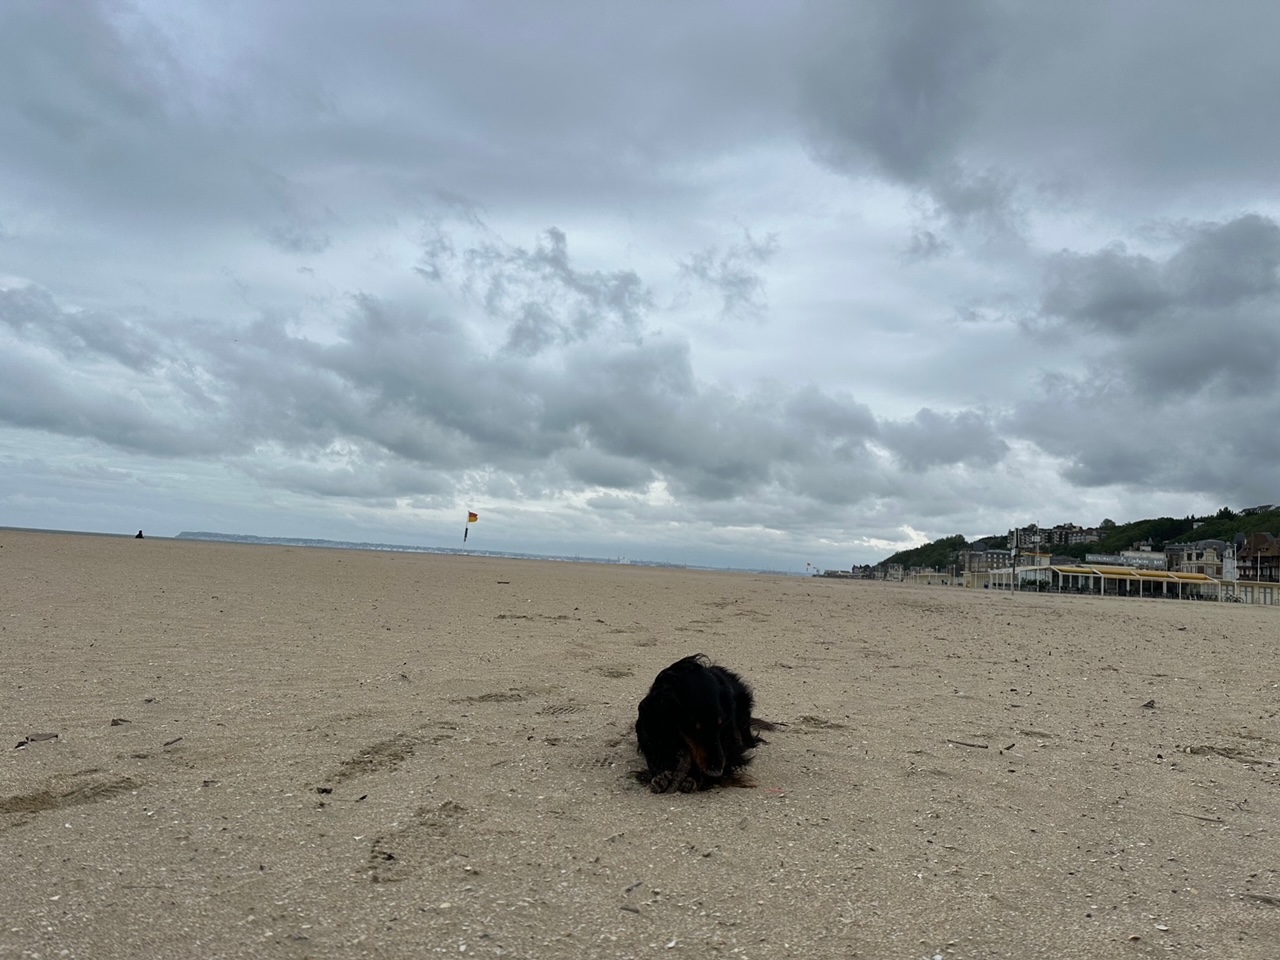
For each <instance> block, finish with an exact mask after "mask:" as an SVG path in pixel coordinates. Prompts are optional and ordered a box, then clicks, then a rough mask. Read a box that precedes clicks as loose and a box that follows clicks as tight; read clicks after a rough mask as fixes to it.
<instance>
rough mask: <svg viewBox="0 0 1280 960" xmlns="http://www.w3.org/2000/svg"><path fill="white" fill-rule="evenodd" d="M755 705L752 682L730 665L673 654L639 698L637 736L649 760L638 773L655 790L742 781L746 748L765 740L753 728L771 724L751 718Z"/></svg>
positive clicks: (684, 789) (686, 789)
mask: <svg viewBox="0 0 1280 960" xmlns="http://www.w3.org/2000/svg"><path fill="white" fill-rule="evenodd" d="M754 706H755V698H754V697H753V695H752V693H751V688H750V687H749V686H747V683H746V681H745V680H743V679H742V677H740V676H738V675H737V674H736V673H734V672H733V671H732V670H726V669H725V668H724V667H721V666H717V665H716V664H714V663H712V662H711V661H710V660H708V659H707V658H706V657H705V656H703V655H702V654H700V653H699V654H695V655H694V656H691V657H685V658H684V659H683V660H677V661H676V662H675V663H673V664H671V666H669V667H667V668H666V669H665V670H663V671H662V672H661V673H659V674H658V676H657V679H655V680H654V681H653V686H652V687H650V688H649V693H648V694H647V695H646V696H645V698H644V699H643V700H641V701H640V715H639V717H638V718H637V719H636V740H637V742H638V743H639V746H640V752H641V753H642V754H643V755H644V759H645V762H646V763H647V764H648V770H646V771H645V772H643V773H641V774H640V779H641V780H642V781H647V782H648V784H649V789H650V790H652V791H653V792H654V793H666V792H667V791H668V790H672V789H675V790H680V791H682V792H684V793H689V792H691V791H694V790H706V789H707V788H708V787H713V786H716V785H717V784H733V783H741V782H742V780H743V778H742V777H741V776H739V775H738V771H739V770H740V769H741V768H742V767H745V766H746V765H747V764H748V763H750V762H751V757H750V756H749V755H748V753H747V751H749V750H750V749H751V748H752V747H755V746H757V745H758V744H761V743H764V742H765V741H764V740H763V739H761V738H760V737H758V736H756V733H755V731H756V730H757V729H764V730H771V729H773V725H772V724H770V723H769V722H768V721H766V720H757V719H753V718H752V716H751V711H752V709H753V708H754ZM747 782H748V783H749V782H750V781H749V780H748V781H747Z"/></svg>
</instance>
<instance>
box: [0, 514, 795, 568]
mask: <svg viewBox="0 0 1280 960" xmlns="http://www.w3.org/2000/svg"><path fill="white" fill-rule="evenodd" d="M0 530H21V531H24V532H27V533H74V534H79V535H82V536H90V537H98V536H107V537H134V536H136V534H121V533H103V532H101V531H91V530H52V529H47V528H41V527H7V526H0ZM154 539H158V540H163V539H167V538H164V537H156V538H154ZM172 539H174V540H208V541H212V542H215V543H248V544H261V545H269V546H283V547H318V548H321V549H328V550H383V551H389V552H393V553H438V554H453V555H456V556H467V557H507V558H510V559H513V560H556V561H559V562H562V563H613V564H620V565H623V566H632V567H662V568H666V569H671V570H725V571H728V572H733V573H773V574H781V575H783V576H789V577H794V576H801V575H802V574H799V573H797V572H796V571H794V570H771V569H767V568H757V567H711V566H699V565H697V564H691V563H671V562H668V561H665V560H633V559H630V558H626V557H588V556H578V555H574V556H562V555H558V554H550V553H520V552H518V551H505V550H471V549H468V548H466V547H420V546H414V545H412V544H405V543H368V542H364V541H356V540H319V539H312V538H308V537H258V536H253V535H251V534H247V533H214V532H211V531H208V530H183V531H182V532H181V533H179V534H178V535H177V536H176V537H173V538H172Z"/></svg>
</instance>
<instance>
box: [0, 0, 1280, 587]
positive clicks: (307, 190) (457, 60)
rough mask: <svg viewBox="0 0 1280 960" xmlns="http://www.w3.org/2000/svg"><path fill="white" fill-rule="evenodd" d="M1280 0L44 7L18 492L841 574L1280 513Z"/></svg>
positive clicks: (34, 15)
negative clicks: (1237, 511) (1026, 530)
mask: <svg viewBox="0 0 1280 960" xmlns="http://www.w3.org/2000/svg"><path fill="white" fill-rule="evenodd" d="M1277 36H1280V5H1277V4H1269V3H1251V2H1239V3H1231V2H1224V3H1213V4H1208V3H1193V2H1185V3H1179V2H1175V3H1172V4H1171V3H1169V2H1168V0H1151V2H1103V0H1098V2H1087V0H1086V2H1073V3H1051V2H1044V3H1023V2H1014V0H1009V2H1003V3H981V2H954V3H936V2H918V3H913V2H903V0H893V2H887V0H886V2H877V3H857V2H850V0H833V2H829V3H810V4H804V3H785V4H784V3H776V2H750V0H726V2H723V3H697V2H694V3H678V4H677V3H643V4H641V3H633V4H616V3H600V2H597V0H581V2H555V0H551V2H542V3H526V2H509V3H489V2H479V0H456V2H433V3H409V2H404V0H397V2H363V3H358V4H357V3H349V2H341V3H339V2H322V0H296V2H288V0H272V2H269V3H264V2H261V0H247V2H228V0H216V2H214V0H211V2H207V3H200V2H194V0H184V2H182V3H172V2H161V0H156V2H150V3H140V4H132V3H125V2H120V3H99V4H95V3H91V2H78V3H50V2H47V0H8V2H5V3H3V4H2V5H0V144H2V146H0V524H3V525H12V526H32V527H53V528H63V529H78V530H94V531H112V532H133V531H134V530H136V529H137V528H143V529H144V530H147V531H148V532H151V533H153V534H156V535H161V536H171V535H174V534H177V533H178V532H179V531H182V530H216V531H222V532H231V533H247V534H259V535H268V536H296V537H322V538H331V539H359V540H377V541H385V542H398V543H410V544H424V545H442V546H460V545H461V544H460V540H461V534H462V527H463V521H464V519H465V511H466V510H468V509H470V510H475V511H477V512H478V513H479V514H480V522H479V523H478V524H477V525H475V526H474V527H473V528H472V531H471V532H472V538H471V545H472V546H475V547H478V548H482V549H494V550H524V551H536V552H548V553H575V552H578V553H587V554H592V555H597V556H626V557H632V558H636V559H645V560H669V561H678V562H691V563H707V564H712V565H727V566H765V567H769V568H773V569H791V570H796V569H803V568H804V564H805V563H806V562H812V563H814V564H816V565H817V566H820V567H846V566H848V565H850V564H852V563H861V562H870V561H874V560H878V559H882V558H883V557H884V556H886V555H887V554H888V553H890V552H892V551H893V550H894V549H897V548H900V547H904V546H912V545H915V544H918V543H921V542H924V541H925V540H931V539H935V538H937V537H940V536H946V535H950V534H953V533H963V534H965V535H967V536H977V535H983V534H990V533H995V532H1000V531H1004V530H1007V529H1008V528H1009V527H1010V526H1012V525H1014V524H1025V523H1029V522H1038V523H1040V524H1042V525H1052V524H1056V523H1063V522H1075V523H1080V524H1085V525H1094V524H1097V523H1098V522H1099V521H1100V520H1102V519H1103V518H1104V517H1109V518H1111V519H1114V520H1116V521H1117V522H1124V521H1125V520H1131V519H1138V518H1141V517H1147V516H1153V515H1161V514H1169V515H1174V516H1184V515H1186V514H1188V513H1201V514H1202V513H1208V512H1213V511H1215V510H1217V509H1218V508H1219V507H1221V506H1224V505H1229V506H1232V507H1235V508H1239V507H1244V506H1252V505H1255V504H1258V503H1266V502H1277V501H1280V272H1278V270H1277V267H1278V265H1280V177H1278V176H1277V171H1278V170H1280V96H1277V94H1276V91H1278V90H1280V56H1277V55H1276V50H1275V39H1276V37H1277Z"/></svg>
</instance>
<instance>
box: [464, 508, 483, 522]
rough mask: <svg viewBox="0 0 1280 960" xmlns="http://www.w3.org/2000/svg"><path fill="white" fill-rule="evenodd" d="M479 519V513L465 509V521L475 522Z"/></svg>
mask: <svg viewBox="0 0 1280 960" xmlns="http://www.w3.org/2000/svg"><path fill="white" fill-rule="evenodd" d="M479 519H480V514H478V513H472V512H471V511H470V510H468V511H467V523H475V522H476V521H477V520H479Z"/></svg>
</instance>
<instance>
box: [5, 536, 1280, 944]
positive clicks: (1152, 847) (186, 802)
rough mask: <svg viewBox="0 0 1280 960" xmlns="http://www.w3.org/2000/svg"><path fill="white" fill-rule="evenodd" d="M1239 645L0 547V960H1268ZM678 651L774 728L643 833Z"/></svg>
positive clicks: (968, 596)
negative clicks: (473, 959) (665, 693)
mask: <svg viewBox="0 0 1280 960" xmlns="http://www.w3.org/2000/svg"><path fill="white" fill-rule="evenodd" d="M1278 639H1280V610H1277V608H1274V607H1272V608H1265V607H1248V606H1244V605H1235V604H1231V605H1225V604H1224V605H1218V604H1212V603H1199V602H1185V601H1183V602H1178V601H1156V600H1118V599H1100V598H1067V597H1052V596H1038V595H1018V596H1008V595H997V594H994V593H991V592H986V591H965V590H962V589H956V588H943V587H933V588H927V587H905V586H897V585H886V584H877V583H865V582H852V581H833V580H821V579H802V578H796V577H792V578H788V577H782V576H764V575H752V574H741V573H715V572H703V571H688V570H664V569H653V568H645V567H634V566H610V565H590V564H576V563H556V562H551V561H529V560H501V559H492V558H478V557H453V556H431V555H419V554H407V553H371V552H357V551H345V550H323V549H305V548H285V547H265V546H244V545H231V544H216V543H199V542H188V541H172V540H161V539H147V540H134V539H131V538H123V537H121V538H117V537H102V536H78V535H69V534H39V533H29V532H16V531H0V655H2V656H3V670H2V671H0V733H2V734H3V736H4V737H5V738H7V741H6V742H4V744H3V749H4V750H5V756H4V763H3V765H2V766H0V863H3V864H4V865H5V866H6V870H5V874H4V877H3V879H0V904H3V906H2V907H0V918H2V919H0V923H2V926H0V957H4V958H8V957H15V958H16V957H36V956H40V957H60V956H64V957H81V958H94V960H101V958H111V957H143V956H145V957H205V958H212V957H253V956H272V957H285V958H295V957H296V958H303V957H315V958H321V957H324V958H332V957H376V958H401V957H403V958H409V957H422V956H429V955H434V954H435V953H444V954H449V955H455V956H457V955H463V956H477V957H496V956H506V957H539V958H558V957H566V958H567V957H645V956H655V957H656V956H662V957H678V956H695V957H707V956H724V957H759V958H765V957H809V958H811V957H865V958H873V960H878V958H907V960H917V958H935V957H942V958H946V960H978V958H994V957H1008V958H1019V960H1024V958H1029V957H1054V958H1075V957H1079V958H1098V957H1135V958H1139V957H1154V956H1162V957H1163V956H1177V957H1188V956H1203V957H1212V958H1275V957H1276V956H1278V955H1280V686H1278V684H1280V658H1278V657H1277V650H1276V648H1277V640H1278ZM694 652H704V653H706V654H708V655H710V656H711V657H712V658H713V659H715V660H717V661H719V662H721V663H724V664H726V665H728V666H730V667H732V668H733V669H735V670H737V671H739V672H740V673H742V674H743V675H744V676H745V677H746V678H747V679H748V680H749V681H750V682H751V683H752V685H753V686H754V688H755V690H756V698H757V712H758V713H759V715H761V716H763V717H765V718H767V719H770V720H773V721H777V722H779V723H781V724H785V726H783V727H782V728H781V729H779V730H778V731H777V732H775V733H771V734H769V735H768V737H769V741H770V742H769V743H768V744H767V745H765V746H762V747H761V748H759V750H758V751H757V755H756V761H755V763H754V764H753V765H752V767H751V768H750V772H751V773H752V775H753V777H754V779H755V781H756V783H755V786H753V787H749V788H732V789H720V790H713V791H708V792H704V793H698V794H689V795H682V794H675V795H660V796H659V795H654V794H651V793H649V792H648V791H647V789H646V788H645V787H643V786H642V785H641V784H639V783H638V782H636V780H635V778H634V773H635V771H637V770H638V769H639V768H640V761H639V757H638V755H637V754H636V750H635V743H634V736H633V734H632V730H631V725H632V722H633V720H634V717H635V709H636V704H637V703H638V701H639V699H640V698H641V696H643V694H644V692H645V690H646V689H647V687H648V685H649V683H650V682H651V681H652V679H653V676H654V674H655V673H656V672H657V671H658V670H659V669H661V668H662V667H663V666H665V665H667V664H668V663H670V662H671V661H672V660H674V659H676V658H678V657H680V656H683V655H685V654H688V653H694ZM52 734H56V736H49V735H52ZM16 744H22V745H21V746H20V747H15V745H16Z"/></svg>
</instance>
